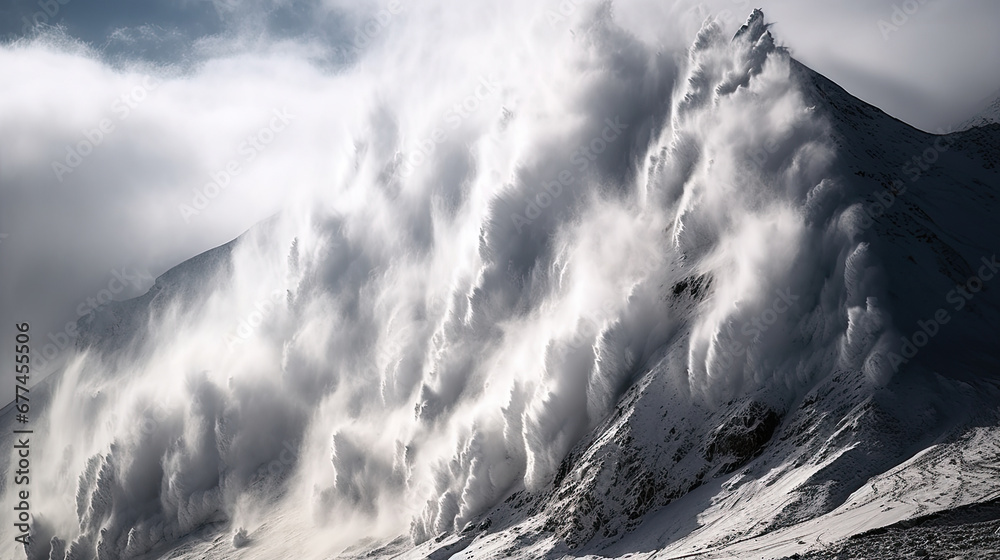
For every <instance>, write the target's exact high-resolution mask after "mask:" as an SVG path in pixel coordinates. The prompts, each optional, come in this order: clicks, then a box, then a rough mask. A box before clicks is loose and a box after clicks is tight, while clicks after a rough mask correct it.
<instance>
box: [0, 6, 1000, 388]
mask: <svg viewBox="0 0 1000 560" xmlns="http://www.w3.org/2000/svg"><path fill="white" fill-rule="evenodd" d="M567 3H568V5H570V6H572V5H573V4H574V3H575V4H586V3H588V2H587V1H586V0H578V1H576V2H574V1H573V0H563V2H562V6H563V7H564V8H565V6H566V5H567ZM388 4H389V2H388V1H386V2H375V1H347V0H327V1H326V2H318V1H311V2H291V1H285V2H281V1H279V2H265V1H252V0H216V1H215V2H211V1H205V0H177V1H165V0H153V1H144V2H135V1H128V0H110V1H106V2H99V3H96V2H89V1H87V0H68V1H66V2H65V4H62V3H60V2H59V1H57V0H49V2H48V3H46V2H45V1H44V0H40V1H35V2H29V1H18V2H10V1H4V2H0V36H2V37H3V38H4V45H3V46H2V48H0V75H2V76H3V86H2V88H0V298H2V299H0V314H2V317H3V322H4V325H5V326H4V329H5V330H4V331H3V334H2V336H3V337H10V338H11V339H12V338H13V331H12V330H9V329H10V325H12V324H13V323H16V322H21V321H30V322H31V323H32V333H33V336H34V339H33V340H34V345H35V347H36V349H38V350H40V349H41V348H42V347H44V345H45V344H47V343H51V344H53V345H59V344H60V341H64V340H66V338H65V336H64V335H65V333H66V330H67V329H66V327H65V325H66V324H67V323H68V322H71V321H74V320H75V319H76V318H77V317H79V316H80V314H81V313H83V312H85V311H86V310H87V309H88V307H89V306H90V304H91V302H94V301H98V300H100V299H101V298H102V297H105V295H112V296H113V297H114V299H123V298H127V297H131V296H135V295H138V294H140V293H142V292H143V291H145V290H146V289H148V288H149V286H150V285H151V283H152V280H151V279H152V277H154V276H156V275H158V274H161V273H162V272H164V271H165V270H166V269H168V268H169V267H171V266H173V265H175V264H177V263H178V262H181V261H183V260H185V259H187V258H189V257H191V256H193V255H195V254H197V253H199V252H202V251H204V250H206V249H209V248H211V247H213V246H216V245H219V244H221V243H224V242H226V241H228V240H230V239H232V238H233V237H235V236H237V235H239V234H240V233H241V232H242V231H244V230H245V229H247V228H249V227H250V226H252V225H253V224H254V223H256V222H258V221H259V220H261V219H263V218H265V217H267V216H268V215H271V214H273V213H274V212H276V211H277V210H279V209H280V208H281V206H282V204H283V203H285V202H287V200H288V199H289V198H290V197H292V196H293V195H294V193H295V192H298V191H299V190H301V189H305V188H311V189H315V188H322V183H323V177H324V172H325V167H324V161H326V159H327V158H329V157H334V155H333V154H330V153H328V152H327V151H326V148H325V146H327V145H328V142H329V141H330V140H331V138H335V137H339V136H338V135H342V134H343V130H341V129H338V128H337V126H334V125H335V124H336V123H337V119H339V118H341V116H340V115H339V114H338V113H337V112H336V109H337V105H338V103H340V100H342V99H346V98H349V97H350V96H351V95H352V92H351V91H346V89H345V88H344V87H343V83H341V82H339V81H338V76H339V75H340V74H341V73H342V72H343V71H344V69H345V68H348V67H350V65H352V64H355V63H357V61H358V59H359V58H361V57H362V56H363V54H362V53H363V51H364V48H361V49H355V48H354V45H353V42H354V41H355V40H356V38H357V36H358V29H359V28H360V26H361V25H363V24H364V23H366V22H370V21H371V19H370V18H371V17H373V15H374V14H376V13H377V12H378V11H379V10H380V9H383V10H384V9H385V6H387V5H388ZM403 4H406V5H407V6H406V8H405V10H408V11H409V12H414V11H417V10H419V6H420V4H419V3H417V2H413V4H412V5H410V4H409V2H407V1H405V0H404V1H403ZM550 4H551V6H550V7H549V8H550V9H551V10H552V13H558V11H559V10H560V2H559V1H558V0H554V1H552V2H550ZM755 6H759V7H762V8H763V9H764V11H765V14H766V16H767V19H768V20H769V21H771V22H774V26H773V33H774V35H775V36H776V38H777V40H778V41H779V42H780V43H781V44H783V45H785V46H786V47H788V48H789V49H790V50H791V52H792V54H793V56H795V57H796V58H798V59H799V60H801V61H802V62H804V63H805V64H807V65H809V66H810V67H812V68H813V69H815V70H817V71H819V72H821V73H823V74H825V75H826V76H828V77H830V78H831V79H833V80H834V81H836V82H837V83H839V84H841V85H842V86H843V87H845V88H846V89H847V90H848V91H850V92H851V93H853V94H854V95H856V96H858V97H860V98H862V99H863V100H865V101H867V102H869V103H872V104H874V105H876V106H878V107H880V108H882V109H883V110H885V111H886V112H888V113H889V114H891V115H893V116H895V117H897V118H899V119H901V120H904V121H906V122H908V123H910V124H912V125H914V126H917V127H919V128H922V129H924V130H929V131H932V130H935V129H937V128H938V127H946V126H948V125H949V124H952V123H956V122H959V121H962V120H965V119H966V118H968V117H970V116H971V115H972V114H973V113H975V112H977V111H978V110H979V109H980V108H981V107H982V106H983V105H985V103H986V102H987V101H988V100H989V99H991V98H993V97H995V96H996V94H997V92H998V90H1000V62H998V61H1000V34H998V33H997V32H996V29H997V27H998V25H1000V2H996V1H993V0H925V1H917V0H908V1H905V2H904V1H900V0H896V1H893V0H849V1H838V2H829V1H823V2H820V1H802V0H759V1H758V2H755V3H751V2H745V1H743V0H704V2H680V3H679V5H672V4H670V3H664V2H646V1H639V0H636V1H622V2H619V3H618V4H616V16H617V17H618V19H619V21H620V22H621V24H622V25H623V26H624V27H626V28H627V29H630V30H632V31H633V32H634V33H635V34H636V35H638V36H639V37H640V38H643V39H649V40H661V41H662V40H663V38H662V37H660V38H659V39H657V37H658V36H659V35H660V33H661V31H662V28H663V27H665V25H664V24H663V19H664V18H677V17H683V18H686V19H689V20H691V21H695V20H698V21H700V18H701V17H702V14H704V15H708V14H709V13H712V12H714V13H721V14H722V20H723V22H724V23H725V24H726V25H727V28H728V29H729V31H734V30H735V29H736V28H737V27H738V26H739V24H740V23H742V21H743V20H745V18H746V16H747V15H748V14H749V12H750V10H751V9H752V8H753V7H755ZM539 9H540V10H544V7H540V8H539ZM678 14H682V16H678ZM484 17H488V16H484ZM33 21H35V22H38V23H42V24H45V25H43V26H42V27H40V28H36V27H34V26H33V25H32V22H33ZM52 26H56V27H52ZM671 28H672V29H686V30H688V31H689V32H690V33H692V34H693V32H694V30H695V29H696V28H691V27H690V26H689V25H688V26H685V25H674V26H672V27H671ZM550 29H551V32H553V33H567V32H569V29H567V28H563V27H559V26H557V25H556V26H551V27H550ZM39 31H40V34H38V33H39ZM392 32H393V28H392V25H391V22H389V23H388V24H386V25H385V26H383V27H381V28H379V29H378V30H377V32H376V33H374V34H373V37H372V38H371V39H372V41H377V40H378V39H379V38H378V37H377V36H375V35H379V34H390V33H392ZM690 38H691V37H690V36H689V37H678V38H677V42H678V44H686V43H687V42H689V41H690ZM433 39H434V34H433V32H432V31H428V32H427V34H425V35H423V36H421V37H418V38H416V39H415V40H433ZM472 54H473V53H470V56H471V55H472ZM220 61H222V62H220ZM485 71H486V69H484V72H485ZM123 96H124V97H123ZM410 102H413V103H416V102H419V100H410ZM327 107H329V108H328V109H327ZM304 115H309V116H308V117H306V116H304ZM324 118H326V119H328V120H329V123H328V125H326V126H319V125H318V123H323V122H324V120H323V119H324ZM102 127H104V128H105V130H104V131H103V132H100V130H101V128H102ZM95 130H97V131H98V132H95ZM87 135H90V136H89V137H92V138H94V139H98V138H99V140H96V141H95V143H96V144H98V145H97V146H96V147H95V149H94V150H93V153H90V154H84V155H80V154H74V153H71V152H72V151H73V150H71V149H70V146H76V145H79V143H80V142H82V141H83V140H85V138H86V137H87ZM249 137H256V138H257V139H258V142H257V144H254V145H255V146H256V147H250V146H249V145H248V144H247V139H248V138H249ZM265 140H266V142H265ZM251 144H253V143H252V142H251ZM78 156H79V157H78ZM233 163H235V165H236V166H237V168H238V169H239V171H237V172H235V173H231V174H230V173H228V172H227V171H226V170H227V169H228V166H229V165H230V164H233ZM229 175H231V176H229ZM227 177H228V178H227ZM213 178H215V179H213ZM212 180H217V181H219V182H226V183H227V185H226V188H225V189H223V190H222V191H221V192H220V194H219V195H218V197H213V199H212V200H211V201H210V203H209V204H207V206H206V207H205V208H204V209H199V210H198V211H197V212H196V213H191V211H190V209H191V208H193V207H194V206H196V205H197V202H198V198H197V197H198V194H199V192H202V191H200V189H204V188H205V185H206V184H207V183H208V182H210V181H212ZM202 194H203V192H202ZM185 206H187V207H188V210H187V211H185V210H184V207H185ZM9 347H10V344H9V343H6V342H5V343H0V349H2V350H0V360H2V363H5V364H9V363H11V362H12V357H11V356H10V354H9V353H8V352H9ZM53 347H54V346H53ZM9 385H11V384H10V383H7V384H5V385H3V386H2V387H0V398H2V400H4V401H7V400H9V398H10V397H11V394H12V392H13V388H12V387H10V386H9Z"/></svg>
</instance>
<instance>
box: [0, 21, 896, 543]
mask: <svg viewBox="0 0 1000 560" xmlns="http://www.w3.org/2000/svg"><path fill="white" fill-rule="evenodd" d="M391 6H395V7H391ZM336 7H338V6H331V9H334V8H336ZM366 9H367V10H369V11H368V12H366V13H365V17H360V16H359V17H360V19H359V21H360V22H361V24H360V25H361V26H362V27H361V29H363V30H367V31H365V35H364V40H362V41H361V43H363V44H361V45H359V48H358V51H357V53H358V54H355V56H358V57H359V58H358V60H357V61H355V62H354V63H351V64H345V65H344V66H343V67H340V68H339V69H337V70H335V71H331V69H330V68H329V67H327V66H324V65H323V64H325V63H320V62H317V60H327V59H325V58H324V57H315V56H313V55H314V54H315V53H313V52H311V51H310V50H309V48H310V47H309V45H303V44H300V43H291V42H287V43H285V42H278V43H275V44H269V45H267V46H266V48H262V49H261V50H259V51H254V52H252V53H251V54H246V53H243V54H232V55H219V56H214V57H211V58H209V59H208V60H206V61H204V62H203V63H202V64H200V65H197V67H195V68H193V69H186V70H177V71H176V72H175V71H172V70H171V69H170V68H159V67H146V68H133V67H128V68H121V67H116V66H111V65H108V64H107V63H105V62H101V61H98V60H95V58H94V57H93V56H92V54H91V53H90V52H88V51H86V50H84V49H80V48H79V47H76V46H74V45H65V44H56V43H53V42H51V41H46V40H44V39H39V40H36V41H34V42H27V43H21V44H17V45H15V46H13V47H9V48H7V49H4V50H3V51H2V52H0V56H5V57H16V59H17V60H32V61H36V62H38V63H44V64H39V65H38V66H37V67H36V66H32V68H34V70H33V71H38V72H42V73H43V76H44V75H45V73H48V72H50V73H51V81H46V80H45V79H39V82H38V83H39V88H42V87H45V86H46V84H51V83H54V82H56V81H57V80H63V79H65V76H66V75H67V74H66V73H67V72H71V73H73V74H74V76H76V77H75V78H74V80H73V84H74V87H75V88H76V89H77V91H79V92H80V94H79V96H77V97H74V98H72V99H71V100H69V101H65V102H59V103H57V102H55V101H50V102H49V104H48V105H44V104H40V105H39V109H38V110H39V114H38V115H32V114H23V115H19V116H17V118H14V116H9V117H5V119H7V120H8V121H13V122H19V123H20V124H19V126H22V127H30V126H34V125H35V124H37V122H38V121H39V120H40V119H41V115H42V114H43V113H45V114H48V113H49V112H51V111H56V112H57V113H59V114H60V115H62V118H60V119H58V120H53V119H51V118H47V119H45V122H47V123H55V124H51V125H50V126H51V127H52V130H51V131H49V134H51V135H58V136H60V137H62V138H65V142H66V145H68V146H70V152H72V150H73V149H76V152H77V153H78V156H79V157H80V161H79V162H78V163H77V164H76V165H73V164H72V162H70V161H67V160H66V158H69V157H70V155H71V154H70V153H67V154H62V153H60V154H57V155H58V158H59V160H58V163H59V164H60V165H62V164H65V165H66V166H67V167H68V168H69V169H70V170H65V169H63V168H62V167H58V166H56V167H54V166H53V165H51V164H50V160H51V158H52V157H53V155H52V154H51V153H50V152H49V151H48V150H47V149H46V146H47V145H48V144H45V145H43V144H42V143H40V142H39V143H33V142H31V141H27V140H26V141H17V142H14V141H13V140H10V142H14V143H13V144H11V145H10V149H16V150H17V153H18V154H19V155H20V157H19V158H18V159H17V162H18V163H17V165H16V166H14V167H5V168H4V171H3V173H5V174H7V176H8V177H20V178H24V177H27V179H24V180H30V179H31V177H34V176H35V175H38V176H39V177H38V178H37V180H38V182H39V184H43V183H44V184H47V185H52V181H51V180H50V179H51V177H50V175H51V174H53V173H60V176H59V178H58V181H57V183H56V184H55V185H52V186H50V187H46V188H59V189H64V190H65V191H66V192H70V193H77V194H75V195H74V196H78V197H79V198H80V201H81V202H80V203H81V204H88V203H91V202H88V201H96V200H101V201H104V202H102V203H107V200H108V199H107V197H102V193H104V190H103V189H105V188H108V185H120V184H122V183H124V182H133V183H134V184H136V185H137V188H138V186H141V187H142V189H141V192H147V191H148V190H150V189H152V190H156V191H157V192H165V193H169V194H170V198H171V199H172V200H173V201H174V203H173V204H170V205H169V206H167V207H164V208H161V209H160V211H157V212H151V213H146V214H143V215H144V216H146V218H145V219H154V220H164V221H165V222H169V223H171V224H172V225H171V227H173V228H176V230H177V231H178V232H181V233H178V234H177V235H178V236H179V237H183V236H184V235H187V233H184V232H185V231H192V230H186V229H185V228H187V227H193V228H195V230H196V231H199V232H200V233H202V234H203V233H204V232H206V231H213V228H215V227H220V228H221V225H219V224H225V223H227V221H232V220H235V221H241V220H247V225H249V223H250V219H251V218H252V219H253V220H257V219H258V218H260V217H263V216H265V215H267V214H269V213H271V212H273V211H278V213H277V214H276V215H275V216H274V217H273V218H272V219H270V220H268V221H266V222H264V223H262V224H260V225H258V226H256V227H254V228H253V229H252V230H251V231H250V232H248V233H247V234H246V235H244V236H243V237H242V238H240V239H239V240H238V241H236V242H234V243H233V244H231V245H227V246H226V247H224V248H222V249H218V250H216V251H213V252H212V253H209V254H206V255H203V256H202V257H199V258H198V259H196V260H194V261H192V262H190V263H187V264H185V265H184V266H183V267H181V268H179V269H175V270H174V271H173V272H171V273H170V274H168V275H166V276H164V277H161V278H160V279H159V280H158V281H157V283H156V285H155V286H154V287H153V288H152V289H151V291H150V292H148V293H147V294H146V295H145V296H143V297H142V298H141V299H139V300H134V301H132V302H129V303H127V304H121V305H117V306H114V305H113V306H107V307H104V308H101V309H100V310H98V311H97V312H96V313H94V314H92V315H90V316H88V318H87V319H86V320H85V322H86V323H87V325H86V327H85V329H84V332H83V333H81V334H80V335H79V341H80V343H81V344H80V349H78V350H76V351H70V352H69V353H68V355H67V364H66V369H65V371H64V372H63V373H62V374H61V378H60V380H59V383H58V385H57V386H56V388H55V389H54V392H53V395H52V398H51V406H50V407H49V409H48V413H47V415H46V416H45V417H44V419H43V420H42V422H44V425H45V429H46V433H47V434H49V435H48V436H47V437H46V438H45V439H44V440H42V441H41V446H42V447H41V448H40V449H39V450H38V453H39V458H38V459H37V462H36V465H38V466H37V468H38V469H39V473H38V479H37V480H38V482H37V484H38V496H39V501H38V502H37V504H38V505H37V508H38V510H37V511H38V512H39V517H38V520H37V521H36V525H35V530H36V531H37V534H38V535H39V537H40V538H39V539H38V543H37V545H36V547H35V548H33V549H32V555H33V556H32V557H38V558H45V557H48V554H49V548H50V547H55V549H56V550H63V549H64V550H66V551H67V556H66V557H67V558H87V557H90V556H89V554H90V553H88V552H86V551H97V557H99V558H103V557H109V558H110V557H132V556H136V555H139V554H142V553H144V552H147V551H149V550H152V549H153V548H155V547H157V546H162V545H164V544H166V543H169V542H172V541H174V540H176V539H178V538H181V537H183V536H185V535H188V534H190V533H192V532H196V531H197V530H198V529H199V528H200V527H203V526H205V525H206V524H210V523H212V522H214V521H218V520H227V521H229V522H231V523H232V524H233V526H234V527H245V528H247V529H249V530H251V532H252V530H253V529H254V528H255V527H257V526H259V525H260V523H262V520H263V519H264V517H265V516H271V518H272V519H273V518H274V516H273V512H274V511H281V512H284V513H283V515H286V516H287V517H288V519H294V520H295V523H296V524H301V525H303V526H320V527H325V528H326V530H323V531H321V532H319V533H318V534H321V535H322V537H319V538H318V539H316V543H317V544H316V546H317V553H320V552H329V550H332V549H335V548H338V547H344V546H347V545H350V544H352V543H355V542H357V541H359V540H361V539H362V538H364V537H385V536H395V535H398V534H403V533H405V534H408V535H410V536H411V537H412V538H413V539H414V540H417V541H422V540H426V539H429V538H432V537H434V536H435V535H437V534H439V533H441V532H443V531H455V530H460V529H462V527H463V526H464V525H465V524H466V523H468V522H469V521H472V520H474V519H475V518H476V516H477V515H479V514H481V513H482V512H484V511H485V510H486V509H487V508H489V507H490V506H492V505H494V504H496V503H498V502H499V501H501V500H503V499H504V498H505V497H506V496H507V495H508V494H509V493H510V492H511V491H512V490H513V489H516V488H521V487H526V488H527V489H529V490H532V491H534V490H540V489H543V488H545V487H546V486H547V485H549V484H550V483H551V481H552V479H553V477H554V475H555V473H556V470H557V468H558V466H559V463H560V461H561V460H562V459H563V457H564V456H565V454H566V453H567V452H568V451H569V449H570V448H571V447H572V446H573V445H574V444H575V443H576V442H577V441H578V440H579V438H580V437H582V436H583V435H584V434H585V433H587V431H588V430H590V429H592V428H593V427H594V426H595V425H596V424H597V423H598V422H600V421H601V420H602V419H603V418H604V417H605V416H606V415H607V414H608V413H609V411H610V410H611V408H612V407H613V405H614V404H615V402H616V401H617V399H618V398H619V397H620V396H621V394H622V392H623V391H624V389H625V388H627V387H628V386H629V385H630V383H631V382H632V381H633V380H634V379H635V378H636V376H637V375H639V374H641V373H642V372H643V371H645V370H646V369H648V368H649V367H650V366H651V365H652V364H654V363H657V362H659V361H660V360H662V359H664V354H665V352H666V349H667V348H671V349H673V350H675V351H676V350H678V349H680V354H679V355H680V356H681V359H680V360H679V361H678V362H676V363H674V364H673V365H672V367H673V370H672V371H673V372H674V375H676V376H678V378H680V379H683V380H685V383H686V387H687V394H686V395H683V397H684V398H685V399H688V400H691V401H697V402H699V403H703V404H705V405H706V406H714V405H716V404H718V403H721V402H725V401H726V400H728V399H731V398H733V397H736V396H740V395H744V394H746V393H748V392H749V391H751V390H755V389H759V388H761V387H768V388H770V389H771V390H772V391H774V396H773V398H774V399H775V400H777V401H791V400H792V399H794V398H795V397H796V396H798V394H799V392H800V391H802V390H803V388H804V387H806V386H807V384H808V383H809V382H810V381H811V380H814V379H815V378H817V376H820V375H825V374H827V373H829V372H830V371H831V370H832V369H833V368H838V367H844V368H851V369H862V370H864V371H866V372H867V373H869V376H870V379H871V381H872V382H873V383H879V382H883V381H885V379H886V376H887V371H888V370H887V369H886V367H885V365H884V364H883V363H882V362H881V361H880V360H879V358H878V356H879V353H878V350H879V349H880V348H881V347H882V345H883V343H884V342H883V341H884V339H885V337H886V335H887V333H889V332H890V331H891V329H892V324H891V320H890V318H889V317H888V316H887V315H886V314H885V312H884V311H883V310H882V309H881V308H880V307H879V304H878V297H879V296H880V295H881V294H880V292H879V290H880V284H879V283H878V281H877V280H878V266H877V263H876V262H873V259H872V258H871V256H870V255H869V252H868V249H867V247H866V245H865V244H864V243H861V242H860V226H859V225H858V222H857V219H856V214H857V213H858V209H857V208H856V207H849V206H847V205H846V204H844V202H843V201H844V200H845V197H846V195H847V194H848V193H846V192H845V190H844V189H845V187H844V186H843V185H841V184H840V182H839V181H838V177H837V176H835V175H834V174H833V173H832V172H831V171H830V169H831V163H832V161H833V158H834V157H835V144H834V142H833V140H832V138H831V135H830V130H829V125H828V123H827V122H826V121H825V120H824V117H823V116H822V115H821V114H818V113H817V112H816V111H815V110H814V106H813V102H812V101H811V100H810V99H809V98H808V97H807V96H806V94H805V93H803V90H802V88H801V84H800V83H799V81H798V79H799V78H798V74H797V71H798V70H797V68H798V67H797V66H796V63H794V62H793V61H792V60H791V59H790V58H789V56H788V54H787V53H786V52H784V51H783V50H782V49H780V48H777V47H776V46H775V45H774V41H773V39H772V37H771V35H770V33H769V32H768V31H767V28H766V26H765V24H764V22H763V19H762V16H761V14H760V13H759V12H756V13H755V14H754V15H753V17H752V18H751V19H750V21H748V23H747V25H746V26H744V27H743V28H742V29H741V30H740V31H739V33H738V34H737V36H736V38H735V39H732V36H731V32H730V31H729V30H725V29H723V28H722V27H721V26H720V25H719V24H717V23H715V22H712V21H709V22H705V23H704V25H703V26H702V27H701V29H700V31H698V32H697V34H696V35H695V34H694V33H692V32H690V29H689V28H688V27H687V26H686V25H685V20H684V18H683V17H680V16H678V20H677V23H676V25H675V24H670V25H673V26H674V27H672V28H668V29H664V30H661V31H659V32H658V34H657V36H656V39H657V40H655V41H654V40H650V39H649V38H640V37H639V36H637V35H635V34H633V33H631V32H629V31H628V30H626V29H625V28H623V27H622V26H621V25H619V23H618V21H617V19H616V17H618V16H617V14H616V13H615V11H614V10H613V9H612V7H611V6H610V5H608V4H600V5H596V6H595V5H590V4H573V9H572V10H566V12H567V13H565V14H561V15H558V17H553V15H554V14H552V13H549V12H547V11H546V10H545V9H538V8H534V5H533V4H532V3H530V2H522V3H514V4H512V5H511V4H508V5H504V6H503V7H500V6H493V7H492V8H490V9H489V10H484V8H483V7H482V6H478V5H476V6H473V5H471V4H470V5H467V6H453V5H448V6H447V8H445V6H444V5H443V4H441V5H436V6H433V7H424V8H423V9H421V10H419V11H418V10H413V9H411V7H410V6H408V5H406V4H404V3H389V4H387V5H386V7H378V6H375V5H372V6H366ZM526 14H527V15H526ZM626 16H627V14H626ZM484 20H488V22H487V21H484ZM365 22H367V23H365ZM372 22H375V23H376V24H377V25H375V24H373V23H372ZM525 22H528V23H525ZM698 23H699V24H700V23H701V22H698ZM390 26H391V27H392V28H393V29H392V33H391V34H389V33H383V32H382V30H385V29H387V28H388V27H390ZM570 31H571V33H570ZM443 37H447V41H444V40H440V41H439V40H432V39H437V38H443ZM692 37H693V41H692V40H691V39H692ZM240 40H246V39H245V38H243V39H240ZM241 52H242V51H241ZM6 64H10V63H6ZM25 71H27V70H25ZM137 88H145V93H140V92H141V91H143V90H140V89H137ZM119 92H126V94H128V93H129V92H136V93H135V94H134V95H133V99H132V101H133V102H134V103H133V104H134V105H135V107H132V108H131V109H130V111H129V112H128V115H127V117H126V116H125V114H124V113H125V109H124V108H122V109H119V108H118V107H119V105H118V101H116V98H118V97H119V96H120V95H121V94H120V93H119ZM139 95H142V99H138V97H139ZM95 99H97V100H103V102H101V103H95V102H94V100H95ZM123 103H125V105H124V106H123V107H130V105H129V100H125V101H123ZM16 106H22V105H18V104H17V103H13V102H11V103H9V104H8V105H7V107H8V108H7V109H6V110H7V111H11V109H10V107H16ZM102 119H103V120H108V121H110V125H113V130H111V129H110V127H106V128H109V130H108V131H107V132H106V133H104V134H105V136H103V137H102V139H101V140H100V142H99V143H100V146H97V144H98V141H97V140H94V141H93V143H94V144H95V145H94V148H93V150H92V153H90V154H87V155H85V154H83V153H82V152H81V149H80V148H81V146H82V145H83V142H84V140H85V139H86V138H88V137H87V136H86V135H87V134H90V132H88V131H89V130H92V127H95V126H96V127H98V128H100V127H101V126H102V125H101V123H102V122H103V120H102ZM248 123H251V124H249V125H248ZM88 127H91V128H88ZM80 131H85V132H80ZM81 134H82V135H83V136H81ZM95 134H96V133H95ZM95 138H96V136H95ZM74 146H75V148H74ZM64 155H65V157H63V156H64ZM74 161H76V160H74ZM42 175H45V177H44V178H42V177H41V176H42ZM275 185H280V186H282V187H283V189H277V188H275ZM146 196H147V195H143V194H140V192H138V191H137V193H136V194H135V195H131V196H129V197H128V198H127V199H126V200H127V202H128V203H129V204H142V203H143V202H144V201H147V202H148V201H151V200H152V198H149V199H147V198H146ZM163 198H164V197H163V196H157V197H156V200H162V199H163ZM111 203H112V204H119V203H124V202H119V201H115V200H112V202H111ZM233 209H239V210H240V213H239V214H231V212H233ZM279 210H280V211H279ZM122 215H123V216H125V215H131V214H127V213H124V212H123V214H122ZM150 216H151V217H150ZM69 223H72V221H71V220H70V222H69ZM230 223H231V222H230ZM192 224H193V225H192ZM120 231H122V230H121V229H118V227H115V228H113V229H112V230H109V231H108V233H107V236H108V238H109V239H111V238H113V237H114V236H115V235H119V234H120ZM116 232H119V233H116ZM163 241H164V242H166V243H167V246H168V247H169V246H170V245H169V244H170V243H171V240H169V239H166V240H163ZM681 295H683V298H680V296H681ZM678 301H682V303H680V304H679V303H678ZM88 344H92V345H91V346H87V345H88ZM275 504H279V505H275ZM50 538H51V539H52V540H49V539H50ZM241 539H242V538H241ZM240 542H241V543H243V544H246V543H244V542H243V540H240ZM251 545H252V543H251Z"/></svg>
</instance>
